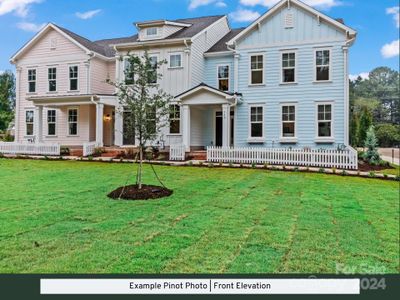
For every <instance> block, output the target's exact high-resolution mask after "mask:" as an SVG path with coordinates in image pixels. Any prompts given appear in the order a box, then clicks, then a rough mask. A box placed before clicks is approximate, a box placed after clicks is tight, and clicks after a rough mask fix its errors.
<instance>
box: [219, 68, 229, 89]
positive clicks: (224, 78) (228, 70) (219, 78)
mask: <svg viewBox="0 0 400 300" xmlns="http://www.w3.org/2000/svg"><path fill="white" fill-rule="evenodd" d="M221 67H228V77H227V78H219V68H221ZM230 72H231V66H230V65H229V64H220V65H217V88H218V89H219V90H221V89H220V88H219V82H220V80H228V89H227V90H226V91H225V92H228V91H229V90H230V88H231V86H230V82H229V81H230V75H231V74H230ZM221 91H222V90H221Z"/></svg>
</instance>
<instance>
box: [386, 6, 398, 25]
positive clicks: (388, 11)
mask: <svg viewBox="0 0 400 300" xmlns="http://www.w3.org/2000/svg"><path fill="white" fill-rule="evenodd" d="M386 14H388V15H393V20H394V22H395V23H396V27H397V28H400V9H399V6H394V7H390V8H387V9H386Z"/></svg>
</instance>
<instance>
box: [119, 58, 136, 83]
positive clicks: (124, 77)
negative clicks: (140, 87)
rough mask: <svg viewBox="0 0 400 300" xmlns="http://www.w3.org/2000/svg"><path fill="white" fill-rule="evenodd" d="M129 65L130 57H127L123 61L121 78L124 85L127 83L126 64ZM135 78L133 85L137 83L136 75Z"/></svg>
mask: <svg viewBox="0 0 400 300" xmlns="http://www.w3.org/2000/svg"><path fill="white" fill-rule="evenodd" d="M127 63H128V56H125V57H124V59H123V60H122V68H121V69H122V74H121V78H122V80H123V82H124V83H125V80H126V74H125V71H126V64H127ZM133 77H134V78H132V80H133V83H135V74H133Z"/></svg>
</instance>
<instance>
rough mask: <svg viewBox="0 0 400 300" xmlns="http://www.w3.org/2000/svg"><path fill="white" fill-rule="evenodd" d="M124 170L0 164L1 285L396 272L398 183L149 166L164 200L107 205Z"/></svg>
mask: <svg viewBox="0 0 400 300" xmlns="http://www.w3.org/2000/svg"><path fill="white" fill-rule="evenodd" d="M133 168H134V166H132V165H130V164H102V163H82V162H51V161H29V160H5V159H0V170H1V172H0V213H1V218H0V228H1V229H0V273H182V272H184V273H303V272H309V273H325V272H329V273H335V272H336V268H337V266H339V268H340V270H344V269H345V270H347V271H354V272H371V273H374V272H379V271H383V272H386V273H391V272H396V273H397V272H399V183H398V182H393V181H383V180H376V179H362V178H352V177H339V176H329V175H323V174H306V173H290V172H279V171H274V172H268V171H265V170H238V169H219V168H213V169H208V168H191V167H187V168H182V167H181V168H176V167H167V166H156V169H157V170H158V172H159V174H160V175H161V177H162V179H163V180H164V181H165V183H166V184H167V186H168V187H170V188H172V189H174V191H175V193H174V195H173V196H172V197H170V198H167V199H163V200H156V201H147V202H145V201H144V202H143V201H140V202H125V201H112V200H109V199H108V198H107V197H106V194H107V193H108V192H110V191H111V190H113V189H115V188H117V187H119V186H121V185H123V184H124V183H125V182H126V179H127V177H128V176H129V175H130V174H132V173H134V172H133ZM145 178H146V182H147V183H156V181H155V180H154V177H153V176H151V172H150V169H149V168H148V167H146V176H145ZM131 182H132V181H131Z"/></svg>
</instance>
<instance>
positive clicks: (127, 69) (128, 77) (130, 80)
mask: <svg viewBox="0 0 400 300" xmlns="http://www.w3.org/2000/svg"><path fill="white" fill-rule="evenodd" d="M124 75H125V84H128V85H130V84H134V83H135V73H134V71H133V68H132V67H131V63H130V61H129V60H128V59H125V60H124Z"/></svg>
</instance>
